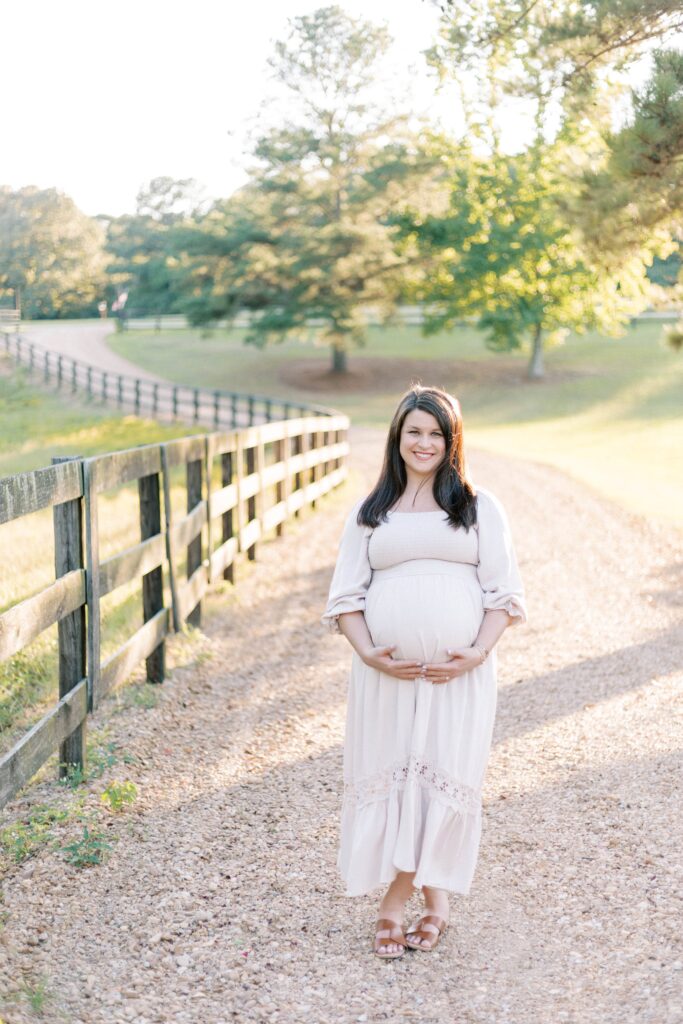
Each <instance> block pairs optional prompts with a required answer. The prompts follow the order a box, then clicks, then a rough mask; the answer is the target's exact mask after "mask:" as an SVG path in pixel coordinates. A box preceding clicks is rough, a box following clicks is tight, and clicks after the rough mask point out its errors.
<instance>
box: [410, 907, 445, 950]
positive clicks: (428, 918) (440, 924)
mask: <svg viewBox="0 0 683 1024" xmlns="http://www.w3.org/2000/svg"><path fill="white" fill-rule="evenodd" d="M426 924H432V925H434V927H435V928H438V931H437V932H433V931H427V930H426V929H425V927H424V925H426ZM446 928H448V922H447V921H444V919H443V918H442V917H438V916H437V915H436V914H425V915H424V916H423V917H421V918H420V920H419V921H418V922H417V923H416V924H415V925H413V927H412V928H409V929H408V930H407V932H406V946H408V948H409V949H419V950H421V951H422V952H423V953H431V951H432V950H433V949H436V947H437V946H438V944H439V941H440V939H441V936H442V935H443V933H444V932H445V931H446ZM409 935H413V936H417V939H418V941H417V942H415V940H414V939H413V941H412V942H411V941H410V939H409V938H408V936H409ZM420 939H428V940H431V945H429V946H423V945H422V944H421V943H420V941H419V940H420Z"/></svg>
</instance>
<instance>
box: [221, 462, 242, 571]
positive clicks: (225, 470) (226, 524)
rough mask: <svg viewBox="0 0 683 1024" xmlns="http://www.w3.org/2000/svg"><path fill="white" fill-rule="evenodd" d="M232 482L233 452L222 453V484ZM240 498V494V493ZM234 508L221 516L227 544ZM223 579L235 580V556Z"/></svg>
mask: <svg viewBox="0 0 683 1024" xmlns="http://www.w3.org/2000/svg"><path fill="white" fill-rule="evenodd" d="M231 483H232V452H224V453H223V455H221V484H222V486H223V487H227V486H228V485H229V484H231ZM238 499H239V495H238ZM232 513H233V510H232V509H228V511H227V512H224V513H223V515H222V516H221V522H222V527H223V530H222V538H221V539H222V542H223V543H224V544H225V542H226V540H230V538H231V537H232V536H233V516H232ZM223 579H224V580H229V581H230V583H234V582H235V559H234V558H233V560H232V562H231V563H230V565H229V566H228V567H227V568H226V569H224V570H223Z"/></svg>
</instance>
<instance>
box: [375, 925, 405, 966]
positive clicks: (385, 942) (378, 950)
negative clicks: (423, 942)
mask: <svg viewBox="0 0 683 1024" xmlns="http://www.w3.org/2000/svg"><path fill="white" fill-rule="evenodd" d="M397 930H398V931H400V933H401V937H400V939H397V938H395V937H394V936H393V935H392V932H395V931H397ZM385 931H388V932H389V936H388V938H386V939H380V937H379V935H380V932H385ZM378 942H379V944H378ZM392 943H393V944H394V945H395V946H400V947H401V948H400V950H399V951H398V952H396V951H394V952H393V953H383V952H382V948H383V947H386V946H389V945H391V944H392ZM405 951H406V937H405V932H404V931H403V925H402V924H398V922H397V921H392V920H391V919H390V918H388V917H381V918H380V919H379V920H378V921H377V922H376V924H375V947H374V949H373V953H374V954H375V956H378V957H381V959H382V960H395V959H396V957H399V956H403V954H404V953H405Z"/></svg>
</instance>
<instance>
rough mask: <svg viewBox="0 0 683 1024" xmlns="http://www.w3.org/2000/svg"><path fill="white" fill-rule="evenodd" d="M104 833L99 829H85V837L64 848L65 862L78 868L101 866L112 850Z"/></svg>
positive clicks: (85, 827)
mask: <svg viewBox="0 0 683 1024" xmlns="http://www.w3.org/2000/svg"><path fill="white" fill-rule="evenodd" d="M104 835H105V834H104V833H103V832H100V831H98V830H97V829H89V828H88V826H87V825H86V826H84V828H83V837H82V838H81V839H78V840H75V841H74V842H73V843H69V845H68V846H64V847H63V850H64V853H65V855H66V856H65V858H64V859H65V860H66V861H67V863H68V864H73V866H74V867H77V868H87V867H93V866H94V865H96V864H101V863H102V862H103V861H104V859H105V857H106V855H107V854H108V853H109V851H110V850H112V849H113V847H112V844H111V843H108V842H107V841H106V840H105V838H104Z"/></svg>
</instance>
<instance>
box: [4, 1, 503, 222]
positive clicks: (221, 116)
mask: <svg viewBox="0 0 683 1024" xmlns="http://www.w3.org/2000/svg"><path fill="white" fill-rule="evenodd" d="M339 2H340V4H341V6H342V7H344V8H345V9H346V10H348V11H349V12H350V13H351V14H354V15H362V16H364V17H365V18H368V19H370V20H372V21H376V22H382V21H383V22H386V23H387V24H388V27H389V30H390V32H391V34H392V36H393V37H394V39H395V48H394V57H393V59H394V62H395V64H396V65H397V66H398V67H399V68H400V69H404V68H405V76H406V77H409V78H410V80H411V81H412V89H413V93H414V95H415V98H416V102H417V106H418V107H419V108H421V109H425V108H426V107H427V106H432V109H433V110H434V109H436V110H437V111H438V112H439V114H438V116H439V118H440V119H441V120H442V121H445V122H448V121H449V120H450V119H453V124H455V115H454V114H452V111H453V110H455V104H454V103H452V102H451V101H450V99H449V98H448V97H442V98H441V100H439V101H436V100H435V99H434V84H433V81H432V80H431V79H430V78H429V77H428V73H427V71H426V70H425V65H424V59H423V58H422V56H421V51H422V50H423V49H425V48H426V47H427V46H429V45H430V43H431V42H432V41H433V40H434V38H435V35H436V26H437V19H438V11H437V9H436V7H435V6H434V4H432V3H431V2H430V0H339ZM10 3H11V6H10ZM320 6H323V0H252V2H245V0H190V2H188V0H182V2H180V0H117V2H116V3H114V4H109V3H98V2H96V0H95V2H94V0H62V2H61V3H55V0H13V2H12V0H7V2H6V3H5V4H4V5H3V11H2V45H1V46H0V95H2V97H3V101H4V102H3V104H2V139H3V150H4V152H3V154H2V157H1V158H0V183H2V184H7V185H10V186H12V187H14V188H18V187H20V186H22V185H29V184H32V185H38V186H39V187H41V188H47V187H50V186H55V187H57V188H59V189H61V190H63V191H64V192H66V193H67V194H69V195H70V196H72V197H73V199H74V200H75V201H76V203H77V204H78V205H79V206H80V208H81V209H82V210H84V212H86V213H88V214H96V213H110V214H114V215H116V214H120V213H124V212H132V211H133V209H134V203H135V196H136V193H137V191H138V189H139V188H140V186H141V185H142V184H143V183H144V182H147V181H149V179H150V178H152V177H155V176H158V175H169V176H171V177H174V178H196V179H197V180H198V181H199V182H201V183H202V184H203V185H204V186H205V187H206V190H207V193H208V195H210V196H225V195H229V194H230V193H231V192H232V191H234V189H235V188H237V187H239V186H240V185H241V184H243V182H244V181H245V180H246V175H245V172H244V166H245V164H246V162H247V158H246V153H245V145H246V130H247V126H248V121H249V119H250V118H251V117H253V115H255V114H256V113H257V112H258V109H259V106H260V105H261V103H262V102H263V100H264V99H265V98H266V96H267V95H268V92H269V89H271V88H272V87H270V86H269V83H268V80H267V77H266V67H265V62H266V59H267V57H268V56H269V55H270V53H271V52H272V46H273V41H274V40H275V39H277V38H278V36H282V34H283V32H284V29H285V26H286V21H287V19H288V18H289V17H292V16H294V15H298V14H306V13H310V12H311V11H313V10H315V9H316V8H317V7H320ZM411 66H412V67H413V71H412V72H411V71H410V70H409V69H410V67H411ZM520 123H521V121H518V120H516V119H515V118H514V117H512V119H511V122H510V124H509V130H510V131H511V133H514V132H515V131H517V132H518V131H519V125H520Z"/></svg>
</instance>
